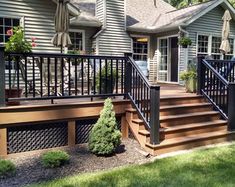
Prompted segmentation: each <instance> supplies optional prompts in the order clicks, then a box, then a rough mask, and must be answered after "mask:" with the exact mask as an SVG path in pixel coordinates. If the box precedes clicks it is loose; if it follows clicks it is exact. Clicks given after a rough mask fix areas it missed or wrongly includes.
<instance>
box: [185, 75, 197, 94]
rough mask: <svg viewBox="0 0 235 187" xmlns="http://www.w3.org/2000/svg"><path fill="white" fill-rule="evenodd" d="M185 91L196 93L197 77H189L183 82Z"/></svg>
mask: <svg viewBox="0 0 235 187" xmlns="http://www.w3.org/2000/svg"><path fill="white" fill-rule="evenodd" d="M185 87H186V92H188V93H196V90H197V79H193V78H190V79H188V80H187V81H186V82H185Z"/></svg>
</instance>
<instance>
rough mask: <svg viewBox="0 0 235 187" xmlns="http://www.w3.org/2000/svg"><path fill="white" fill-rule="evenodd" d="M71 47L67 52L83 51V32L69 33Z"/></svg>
mask: <svg viewBox="0 0 235 187" xmlns="http://www.w3.org/2000/svg"><path fill="white" fill-rule="evenodd" d="M69 35H70V39H71V42H72V45H71V46H70V47H69V50H76V51H83V50H84V47H85V46H83V45H84V41H83V38H84V32H77V31H70V32H69Z"/></svg>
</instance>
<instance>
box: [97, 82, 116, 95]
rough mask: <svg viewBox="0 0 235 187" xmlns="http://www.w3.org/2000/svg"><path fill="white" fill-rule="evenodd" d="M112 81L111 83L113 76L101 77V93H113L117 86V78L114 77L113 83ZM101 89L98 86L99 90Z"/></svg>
mask: <svg viewBox="0 0 235 187" xmlns="http://www.w3.org/2000/svg"><path fill="white" fill-rule="evenodd" d="M106 83H107V85H106ZM110 83H111V78H107V80H106V79H105V78H101V93H100V94H112V93H113V90H114V87H115V79H114V78H113V82H112V85H111V84H110ZM99 89H100V88H99V87H98V88H97V90H99ZM98 92H99V91H98Z"/></svg>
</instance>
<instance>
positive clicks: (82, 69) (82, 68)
mask: <svg viewBox="0 0 235 187" xmlns="http://www.w3.org/2000/svg"><path fill="white" fill-rule="evenodd" d="M81 63H82V64H81V72H82V95H84V59H83V58H82V62H81Z"/></svg>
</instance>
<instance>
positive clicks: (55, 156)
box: [42, 151, 69, 168]
mask: <svg viewBox="0 0 235 187" xmlns="http://www.w3.org/2000/svg"><path fill="white" fill-rule="evenodd" d="M68 162H69V155H68V154H67V153H66V152H64V151H49V152H47V153H44V154H43V155H42V164H43V166H44V167H46V168H56V167H60V166H62V165H64V164H66V163H68Z"/></svg>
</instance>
